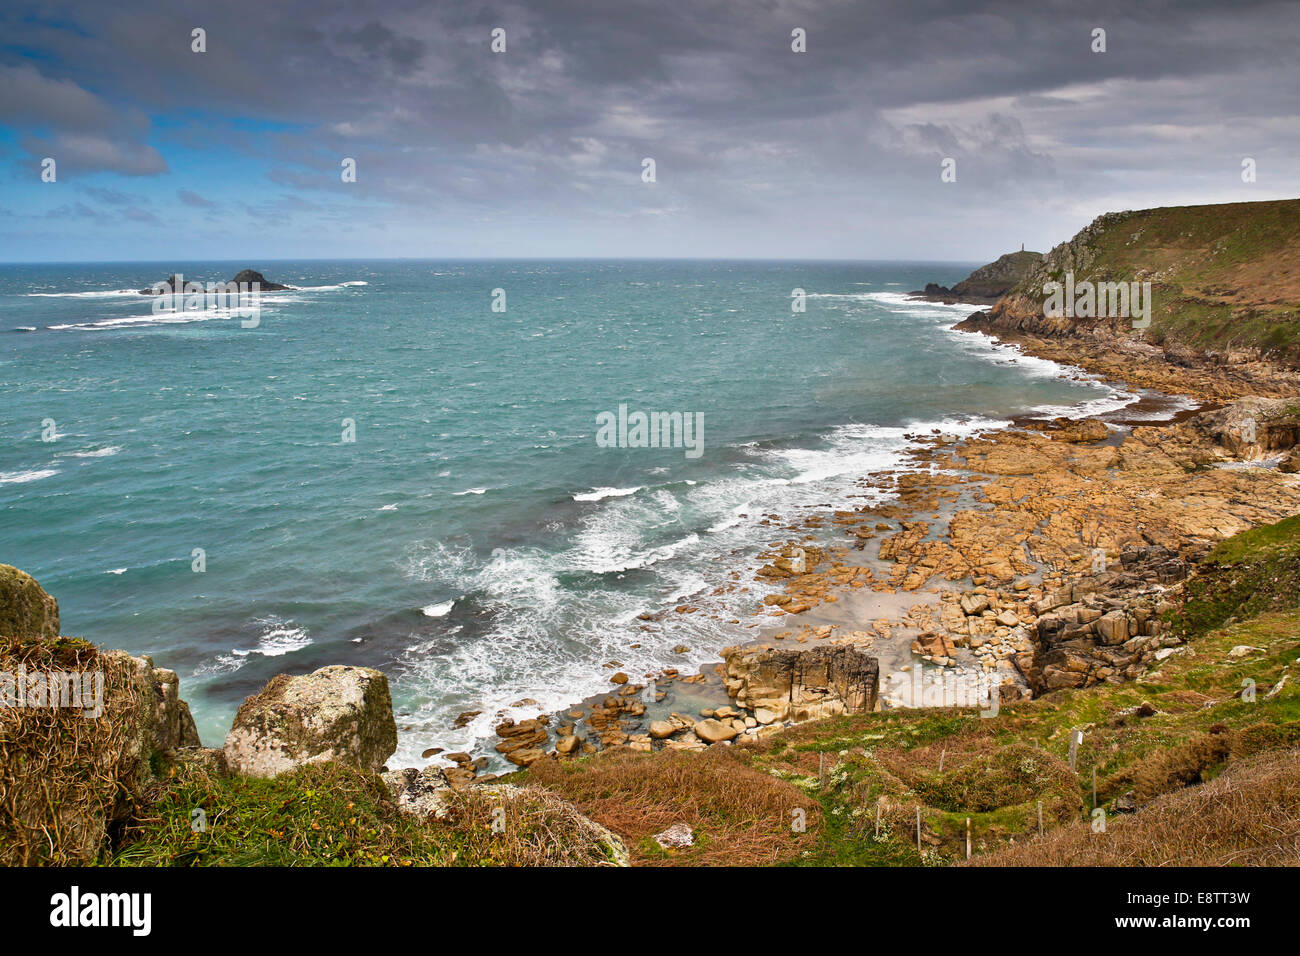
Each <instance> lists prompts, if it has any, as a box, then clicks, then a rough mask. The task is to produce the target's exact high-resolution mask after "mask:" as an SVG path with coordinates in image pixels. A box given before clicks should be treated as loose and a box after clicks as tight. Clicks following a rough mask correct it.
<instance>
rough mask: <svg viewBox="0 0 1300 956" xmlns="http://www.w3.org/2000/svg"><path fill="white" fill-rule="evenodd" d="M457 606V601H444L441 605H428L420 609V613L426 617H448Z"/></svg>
mask: <svg viewBox="0 0 1300 956" xmlns="http://www.w3.org/2000/svg"><path fill="white" fill-rule="evenodd" d="M455 606H456V601H455V599H452V600H450V601H443V602H442V603H441V604H426V605H425V606H424V607H422V608H420V613H421V614H423V615H424V616H425V617H446V616H447V615H448V614H450V613H451V609H452V608H454V607H455Z"/></svg>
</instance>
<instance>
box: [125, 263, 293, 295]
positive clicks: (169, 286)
mask: <svg viewBox="0 0 1300 956" xmlns="http://www.w3.org/2000/svg"><path fill="white" fill-rule="evenodd" d="M224 285H225V286H226V287H236V288H237V287H239V286H241V285H242V286H245V287H249V288H251V287H253V286H256V287H257V290H258V291H259V292H288V291H289V290H290V289H292V288H293V287H292V286H287V285H280V284H279V283H278V282H271V281H270V280H269V279H267V278H266V276H264V275H262V273H260V272H257V271H255V270H253V269H243V270H241V271H240V272H239V274H238V275H236V276H235V277H234V278H233V279H231V280H230V281H229V282H227V283H224ZM195 286H198V287H202V288H206V286H205V285H204V283H202V282H196V280H194V279H185V278H183V277H182V276H179V275H175V274H173V275H170V276H168V277H167V278H166V279H164V280H163V281H162V282H158V283H155V284H154V285H152V286H150V287H149V288H147V289H141V290H140V294H141V295H176V294H178V293H185V292H186V291H187V288H188V289H193V288H194V287H195Z"/></svg>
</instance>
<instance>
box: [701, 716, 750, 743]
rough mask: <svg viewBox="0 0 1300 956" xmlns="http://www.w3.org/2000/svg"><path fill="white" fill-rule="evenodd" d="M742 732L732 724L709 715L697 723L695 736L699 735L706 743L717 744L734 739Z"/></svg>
mask: <svg viewBox="0 0 1300 956" xmlns="http://www.w3.org/2000/svg"><path fill="white" fill-rule="evenodd" d="M739 733H740V731H739V730H737V729H736V728H735V727H733V726H731V724H724V723H723V722H722V721H720V720H715V719H714V718H712V717H708V718H706V719H704V720H701V721H700V722H699V723H698V724H696V725H695V736H697V737H699V738H700V739H701V740H703V741H704V742H705V743H706V744H717V743H721V742H722V741H724V740H732V739H733V738H735V737H736V736H737V735H738V734H739Z"/></svg>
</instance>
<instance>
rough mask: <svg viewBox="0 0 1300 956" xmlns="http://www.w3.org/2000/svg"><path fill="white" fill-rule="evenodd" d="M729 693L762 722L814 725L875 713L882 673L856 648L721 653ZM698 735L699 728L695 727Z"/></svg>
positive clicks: (767, 648) (756, 648)
mask: <svg viewBox="0 0 1300 956" xmlns="http://www.w3.org/2000/svg"><path fill="white" fill-rule="evenodd" d="M722 657H723V661H724V663H723V668H724V671H723V674H724V681H725V683H726V687H727V692H728V693H729V694H731V696H732V697H733V698H735V700H736V703H737V704H738V705H739V706H741V707H743V708H745V709H746V710H750V711H753V712H754V713H755V716H756V717H757V716H758V714H759V712H762V718H761V719H760V722H774V721H778V720H813V719H816V718H819V717H832V716H834V715H836V714H844V713H862V712H864V711H870V710H873V709H874V708H875V706H876V696H877V692H878V689H879V677H880V667H879V664H878V663H877V661H876V659H875V658H874V657H869V656H868V655H866V654H864V653H863V652H862V651H860V650H858V649H857V648H856V647H851V646H848V645H830V646H827V645H819V646H816V647H811V648H808V649H806V650H793V649H789V650H787V649H784V648H783V649H779V650H778V649H776V648H774V647H772V646H771V645H767V644H760V645H756V646H753V647H745V648H740V647H729V648H726V649H725V650H723V652H722ZM697 733H698V727H697Z"/></svg>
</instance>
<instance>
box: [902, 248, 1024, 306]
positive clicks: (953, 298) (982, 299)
mask: <svg viewBox="0 0 1300 956" xmlns="http://www.w3.org/2000/svg"><path fill="white" fill-rule="evenodd" d="M1042 258H1043V254H1042V253H1041V252H1026V251H1025V250H1023V249H1022V250H1021V251H1019V252H1008V253H1007V254H1006V255H1004V256H999V257H998V258H997V260H996V261H994V262H990V263H989V264H988V265H984V266H980V267H979V268H978V269H976V270H975V271H974V272H972V273H971V274H970V275H968V276H967V277H966V278H965V279H963V280H962V281H961V282H958V283H957V284H956V285H955V286H953V287H952V288H951V289H949V288H947V287H946V286H941V285H938V284H937V283H934V282H930V283H927V284H926V287H925V289H924V290H922V291H919V292H913V293H912V295H914V296H921V297H922V298H925V299H929V300H931V301H935V302H948V303H953V302H973V303H976V304H980V303H988V304H992V303H994V302H996V301H997V300H998V299H999V298H1000V297H1001V296H1003V295H1006V294H1007V293H1008V292H1010V291H1011V289H1013V288H1014V287H1015V286H1016V285H1017V284H1018V283H1019V282H1021V281H1022V280H1023V279H1024V277H1025V276H1026V275H1028V274H1029V272H1030V270H1032V269H1033V268H1034V267H1036V266H1037V265H1038V264H1039V262H1040V261H1041V260H1042Z"/></svg>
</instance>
